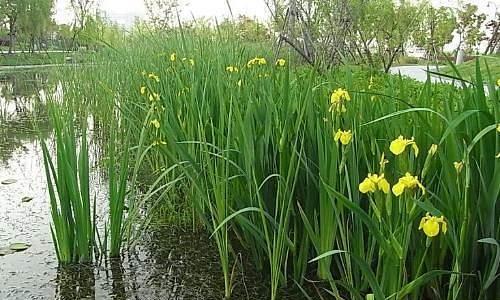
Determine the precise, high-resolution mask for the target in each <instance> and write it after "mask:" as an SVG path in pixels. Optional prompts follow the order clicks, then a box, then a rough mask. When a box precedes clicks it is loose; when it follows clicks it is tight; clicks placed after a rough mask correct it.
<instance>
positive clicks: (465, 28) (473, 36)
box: [457, 3, 486, 52]
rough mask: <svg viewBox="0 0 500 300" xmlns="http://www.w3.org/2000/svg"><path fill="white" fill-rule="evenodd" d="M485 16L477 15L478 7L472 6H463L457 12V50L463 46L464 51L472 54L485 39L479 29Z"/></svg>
mask: <svg viewBox="0 0 500 300" xmlns="http://www.w3.org/2000/svg"><path fill="white" fill-rule="evenodd" d="M485 20H486V15H485V14H483V13H481V14H480V13H478V7H477V5H474V4H469V3H467V4H465V5H464V6H462V7H461V8H460V9H459V10H458V16H457V32H458V34H459V36H460V42H459V45H458V48H460V47H461V46H462V44H465V50H467V51H469V52H473V51H474V50H476V47H477V46H478V44H479V43H480V42H481V41H482V40H483V38H484V37H485V33H484V31H483V30H482V29H481V27H482V25H483V22H484V21H485Z"/></svg>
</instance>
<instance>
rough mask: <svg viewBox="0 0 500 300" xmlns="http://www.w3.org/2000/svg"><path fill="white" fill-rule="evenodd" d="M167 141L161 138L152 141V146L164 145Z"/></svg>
mask: <svg viewBox="0 0 500 300" xmlns="http://www.w3.org/2000/svg"><path fill="white" fill-rule="evenodd" d="M166 144H167V143H166V142H165V141H162V140H156V141H153V146H159V145H166Z"/></svg>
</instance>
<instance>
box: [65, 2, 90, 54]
mask: <svg viewBox="0 0 500 300" xmlns="http://www.w3.org/2000/svg"><path fill="white" fill-rule="evenodd" d="M70 4H71V8H72V10H73V13H74V14H75V20H74V22H73V38H72V42H71V47H72V48H74V47H75V44H76V40H77V38H78V36H79V34H80V33H81V32H82V31H83V30H84V28H85V24H86V23H87V21H88V19H89V18H90V17H91V16H92V10H93V9H94V8H95V0H71V1H70Z"/></svg>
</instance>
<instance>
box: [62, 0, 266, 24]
mask: <svg viewBox="0 0 500 300" xmlns="http://www.w3.org/2000/svg"><path fill="white" fill-rule="evenodd" d="M97 2H98V3H99V6H100V9H101V10H104V11H105V12H106V13H107V15H108V17H109V18H110V19H111V20H113V21H116V22H118V23H120V24H125V25H130V24H132V23H133V21H134V19H135V18H136V17H140V18H144V17H145V15H146V9H145V7H144V0H97ZM179 2H181V3H182V15H183V17H184V18H191V15H194V16H195V17H196V18H199V17H224V16H229V9H228V7H227V4H226V0H181V1H179ZM229 3H230V5H231V8H232V10H233V14H234V15H235V16H237V15H240V14H245V15H247V16H251V17H257V18H259V19H265V18H266V17H267V15H268V10H267V7H266V5H265V3H264V1H263V0H229ZM55 18H56V21H57V22H58V23H69V22H71V18H72V16H71V12H70V10H69V0H56V15H55Z"/></svg>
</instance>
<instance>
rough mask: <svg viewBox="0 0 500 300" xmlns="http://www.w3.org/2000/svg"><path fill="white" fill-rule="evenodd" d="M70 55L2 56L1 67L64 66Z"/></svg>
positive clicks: (31, 54)
mask: <svg viewBox="0 0 500 300" xmlns="http://www.w3.org/2000/svg"><path fill="white" fill-rule="evenodd" d="M66 56H71V54H68V53H17V54H13V55H8V54H4V55H0V66H22V65H46V64H62V63H64V60H65V57H66Z"/></svg>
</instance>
